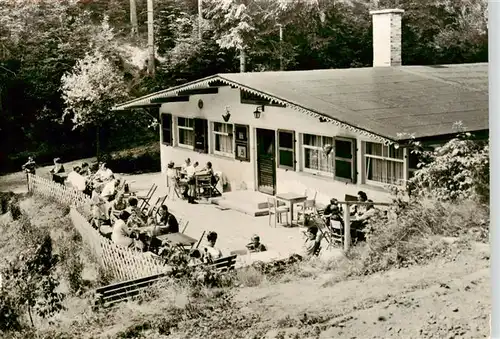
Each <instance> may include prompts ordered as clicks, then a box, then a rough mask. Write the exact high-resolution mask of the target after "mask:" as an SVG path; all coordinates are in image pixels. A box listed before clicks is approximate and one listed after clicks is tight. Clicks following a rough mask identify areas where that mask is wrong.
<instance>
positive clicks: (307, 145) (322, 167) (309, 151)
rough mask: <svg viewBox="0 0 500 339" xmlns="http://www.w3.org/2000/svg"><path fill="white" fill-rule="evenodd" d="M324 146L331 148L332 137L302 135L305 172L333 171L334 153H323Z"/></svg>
mask: <svg viewBox="0 0 500 339" xmlns="http://www.w3.org/2000/svg"><path fill="white" fill-rule="evenodd" d="M326 145H330V146H332V147H333V137H325V136H320V135H312V134H303V135H302V150H303V159H304V171H305V172H313V173H317V172H322V173H332V174H333V170H334V165H333V164H334V159H335V155H334V151H333V150H332V151H331V152H330V153H329V154H328V155H326V153H325V152H324V151H323V148H324V147H325V146H326Z"/></svg>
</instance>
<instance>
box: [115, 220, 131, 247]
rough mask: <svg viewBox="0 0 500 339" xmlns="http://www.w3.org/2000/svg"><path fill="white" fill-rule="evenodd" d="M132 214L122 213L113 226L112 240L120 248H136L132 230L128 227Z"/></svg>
mask: <svg viewBox="0 0 500 339" xmlns="http://www.w3.org/2000/svg"><path fill="white" fill-rule="evenodd" d="M129 217H130V213H129V212H127V211H121V212H120V216H119V217H118V219H117V220H116V221H115V223H114V224H113V233H111V240H112V241H113V242H114V243H115V244H117V245H120V246H123V247H128V248H132V247H134V239H132V237H131V235H132V230H131V229H130V228H129V227H128V226H127V222H128V219H129Z"/></svg>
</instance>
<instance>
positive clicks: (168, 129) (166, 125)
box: [161, 114, 172, 146]
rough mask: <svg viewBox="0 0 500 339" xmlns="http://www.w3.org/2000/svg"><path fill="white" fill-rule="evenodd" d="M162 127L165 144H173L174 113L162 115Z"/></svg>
mask: <svg viewBox="0 0 500 339" xmlns="http://www.w3.org/2000/svg"><path fill="white" fill-rule="evenodd" d="M161 129H162V141H163V144H164V145H167V146H172V114H162V115H161Z"/></svg>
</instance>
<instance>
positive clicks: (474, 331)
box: [0, 198, 490, 339]
mask: <svg viewBox="0 0 500 339" xmlns="http://www.w3.org/2000/svg"><path fill="white" fill-rule="evenodd" d="M21 208H23V209H24V211H25V213H27V215H28V216H29V217H30V218H31V219H32V220H33V224H34V225H36V226H37V227H40V226H44V227H46V226H48V224H49V223H50V224H51V225H55V224H60V223H61V222H64V223H65V226H64V228H67V227H68V226H67V219H66V218H67V216H65V215H64V213H61V212H59V213H56V214H53V213H52V218H49V217H48V216H47V215H50V214H51V211H52V210H53V208H54V205H53V203H50V202H42V203H40V202H36V203H35V202H34V201H33V200H32V199H31V198H28V199H27V200H23V201H22V202H21ZM35 210H37V211H39V212H38V213H36V214H34V213H33V212H34V211H35ZM36 220H38V222H36ZM42 220H43V221H42ZM2 221H3V222H8V221H9V220H8V215H4V216H3V217H2ZM42 224H43V225H42ZM57 233H58V236H57V237H56V238H55V239H56V242H57V241H65V240H64V239H65V238H64V235H63V234H61V233H60V232H57ZM5 237H8V239H11V242H10V244H9V246H7V242H6V240H8V239H4V238H5ZM15 239H16V238H15V237H13V236H12V232H10V233H9V232H2V242H0V243H2V244H3V246H4V248H3V249H2V253H4V254H7V252H6V251H8V252H9V253H10V255H11V256H12V253H15V246H13V245H15V244H13V243H12V242H13V241H16V240H15ZM445 240H446V241H445V244H447V245H446V246H444V247H443V250H442V252H441V255H439V256H438V257H437V258H436V259H434V260H431V261H430V262H429V263H428V264H426V265H415V266H410V267H407V268H401V269H391V270H389V271H387V272H385V273H377V274H373V275H368V276H356V275H353V274H352V273H354V271H355V269H356V268H355V267H354V266H355V265H356V264H357V261H356V260H355V259H346V258H338V259H336V260H332V261H329V262H321V261H316V262H314V261H313V262H311V263H303V264H301V265H300V266H299V267H294V268H291V269H290V270H288V272H287V273H285V274H284V275H281V276H264V275H262V274H261V273H259V272H257V271H256V270H254V269H250V270H247V271H243V272H241V273H239V274H238V276H237V277H236V287H233V288H229V289H207V288H201V289H200V288H194V289H191V288H188V287H187V286H186V283H187V282H177V283H171V284H168V285H165V286H161V287H160V288H158V289H153V290H152V291H151V294H150V295H149V296H147V297H146V298H145V299H144V300H142V301H137V302H129V303H127V304H122V305H120V307H119V308H116V309H114V310H111V311H104V310H101V311H99V312H92V311H91V310H90V303H89V301H90V300H91V294H89V293H83V294H80V296H77V295H73V296H70V297H69V298H68V299H67V300H66V302H65V305H66V307H67V309H66V310H65V311H62V312H61V313H60V314H59V315H57V316H55V317H54V318H53V319H52V321H51V322H44V321H37V322H36V328H37V330H36V332H35V333H36V335H37V336H38V337H39V338H54V337H56V336H57V337H58V338H179V339H180V338H193V339H196V338H227V339H229V338H249V339H250V338H252V339H253V338H269V339H274V338H277V339H280V338H296V339H304V338H357V339H364V338H366V339H368V338H389V337H390V338H417V337H418V338H486V337H487V336H488V333H489V326H488V321H489V318H488V314H489V309H490V297H489V293H490V280H489V269H488V267H489V248H488V245H487V244H481V243H475V242H469V241H465V240H464V239H463V238H462V239H457V238H446V239H445ZM56 245H57V244H56ZM6 246H7V247H6ZM56 247H57V246H56ZM360 251H361V250H360ZM350 273H351V274H350ZM350 275H351V276H350ZM85 278H86V279H89V280H91V279H94V280H95V279H96V278H95V275H94V276H89V275H88V274H86V277H85ZM61 283H62V286H65V285H67V283H66V281H65V280H64V279H62V280H61ZM95 284H96V282H95V281H93V282H89V283H88V285H89V286H92V285H93V286H95ZM238 285H239V287H238ZM5 338H12V336H11V335H9V336H7V337H5Z"/></svg>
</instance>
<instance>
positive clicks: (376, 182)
mask: <svg viewBox="0 0 500 339" xmlns="http://www.w3.org/2000/svg"><path fill="white" fill-rule="evenodd" d="M364 143H365V145H364V148H363V149H364V154H363V166H364V171H365V173H364V178H365V183H366V184H369V185H373V186H387V185H396V186H403V185H404V184H405V181H406V180H407V177H408V175H407V174H405V173H408V166H407V161H406V160H407V159H406V158H407V157H406V152H405V150H404V149H403V150H402V151H403V159H397V158H391V157H389V156H387V157H384V156H380V155H372V154H368V153H367V151H366V150H367V149H368V144H369V143H370V144H378V145H382V147H385V148H387V154H389V153H390V152H389V147H393V146H389V145H384V144H381V143H380V142H372V141H365V142H364ZM382 153H383V152H382ZM367 158H371V159H378V160H384V161H389V162H396V163H401V164H403V178H402V179H400V180H399V182H397V183H389V182H380V181H375V180H370V179H368V169H369V167H368V166H366V159H367Z"/></svg>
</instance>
